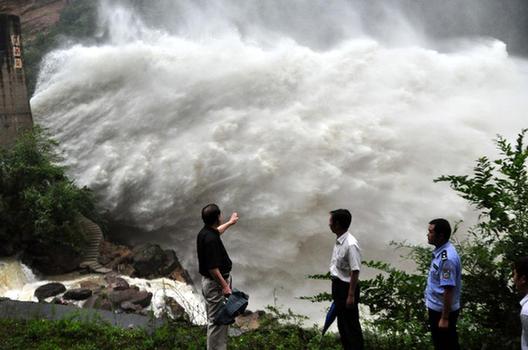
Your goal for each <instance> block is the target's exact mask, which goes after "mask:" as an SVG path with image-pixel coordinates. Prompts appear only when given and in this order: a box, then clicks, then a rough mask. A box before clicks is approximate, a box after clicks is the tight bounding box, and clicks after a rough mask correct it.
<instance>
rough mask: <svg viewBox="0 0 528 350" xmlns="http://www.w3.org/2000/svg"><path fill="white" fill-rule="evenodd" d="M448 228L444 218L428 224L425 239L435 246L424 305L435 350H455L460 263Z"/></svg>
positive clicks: (458, 308)
mask: <svg viewBox="0 0 528 350" xmlns="http://www.w3.org/2000/svg"><path fill="white" fill-rule="evenodd" d="M450 237H451V226H450V225H449V222H448V221H447V220H445V219H435V220H432V221H431V222H429V228H428V233H427V239H428V242H429V244H432V245H434V246H435V250H434V251H433V257H432V261H431V267H430V270H429V276H428V278H427V287H426V289H425V304H426V306H427V309H428V311H429V327H430V329H431V335H432V338H433V344H434V348H435V350H458V349H460V346H459V344H458V334H457V329H456V325H457V320H458V314H459V311H460V289H461V280H462V279H461V264H460V257H459V256H458V253H457V251H456V249H455V247H453V245H452V244H451V243H449V238H450Z"/></svg>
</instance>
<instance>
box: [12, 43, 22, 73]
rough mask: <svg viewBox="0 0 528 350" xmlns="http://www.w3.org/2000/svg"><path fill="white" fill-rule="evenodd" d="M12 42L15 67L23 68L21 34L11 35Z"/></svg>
mask: <svg viewBox="0 0 528 350" xmlns="http://www.w3.org/2000/svg"><path fill="white" fill-rule="evenodd" d="M11 44H12V45H13V57H14V59H15V69H22V50H21V49H20V35H11Z"/></svg>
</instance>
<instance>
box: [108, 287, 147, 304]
mask: <svg viewBox="0 0 528 350" xmlns="http://www.w3.org/2000/svg"><path fill="white" fill-rule="evenodd" d="M138 293H139V291H137V290H136V289H134V288H129V289H125V290H112V291H111V292H109V293H108V300H110V301H111V302H112V303H113V304H114V305H119V304H121V303H122V302H123V301H131V300H132V299H135V298H137V297H138V296H139V294H138Z"/></svg>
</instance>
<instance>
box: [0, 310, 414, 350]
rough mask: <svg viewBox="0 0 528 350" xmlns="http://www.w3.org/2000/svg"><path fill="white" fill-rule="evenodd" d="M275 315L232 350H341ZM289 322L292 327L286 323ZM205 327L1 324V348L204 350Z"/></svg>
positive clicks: (388, 341) (378, 339)
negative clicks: (141, 327)
mask: <svg viewBox="0 0 528 350" xmlns="http://www.w3.org/2000/svg"><path fill="white" fill-rule="evenodd" d="M271 311H272V312H275V314H274V315H273V316H270V317H268V318H267V319H265V320H264V321H263V322H262V324H261V327H260V328H259V329H258V330H254V331H248V332H245V333H243V334H241V335H239V336H231V337H230V338H229V343H228V348H229V349H234V350H247V349H258V350H281V349H282V350H301V349H306V350H324V349H328V350H330V349H341V343H340V342H339V339H338V337H337V336H336V335H335V334H326V335H324V336H322V335H321V330H320V329H318V328H317V327H315V326H314V327H313V328H309V329H306V328H302V327H301V324H300V323H298V320H299V319H302V318H303V317H299V316H298V315H293V314H292V313H291V312H289V313H287V314H283V313H280V311H277V310H276V309H275V311H273V309H271ZM284 322H288V323H286V324H285V323H284ZM365 342H366V344H365V346H366V350H404V349H405V350H407V349H418V348H416V347H406V345H405V344H403V343H401V342H399V339H398V338H394V337H388V336H378V335H374V334H372V333H369V332H366V334H365ZM205 344H206V330H205V327H199V326H195V325H192V324H190V323H188V322H186V321H183V320H176V321H174V320H171V321H167V322H166V323H165V324H164V325H163V326H162V327H161V328H158V329H157V330H155V331H154V332H152V333H151V334H149V333H148V332H147V331H145V330H139V329H120V328H117V327H114V326H111V325H109V324H106V323H104V322H103V321H97V322H96V321H91V322H81V321H78V320H75V319H66V320H61V321H46V320H31V321H16V320H0V349H42V350H44V349H46V350H51V349H53V350H55V349H57V350H58V349H72V350H74V349H77V350H88V349H90V350H91V349H94V350H96V349H97V350H105V349H108V350H110V349H112V350H113V349H135V350H142V349H159V350H162V349H182V350H183V349H193V350H195V349H196V350H198V349H205Z"/></svg>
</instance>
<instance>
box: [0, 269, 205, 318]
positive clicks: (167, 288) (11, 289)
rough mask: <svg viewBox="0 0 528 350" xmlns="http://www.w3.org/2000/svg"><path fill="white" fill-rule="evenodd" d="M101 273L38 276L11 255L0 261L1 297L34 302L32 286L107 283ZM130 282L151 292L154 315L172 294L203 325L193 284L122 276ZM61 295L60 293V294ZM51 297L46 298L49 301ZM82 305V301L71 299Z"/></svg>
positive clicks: (70, 285)
mask: <svg viewBox="0 0 528 350" xmlns="http://www.w3.org/2000/svg"><path fill="white" fill-rule="evenodd" d="M103 277H104V276H102V275H98V274H88V275H82V276H75V277H72V276H56V278H53V279H40V278H37V277H35V276H34V275H33V273H32V272H31V270H30V269H29V268H28V267H27V266H26V265H24V264H22V263H20V262H19V261H17V260H14V259H8V260H2V261H0V297H5V298H9V299H12V300H18V301H33V302H37V301H38V299H37V298H36V297H35V295H34V294H35V290H36V289H37V288H38V287H40V286H42V285H44V284H47V283H50V282H60V283H62V284H64V286H65V287H66V289H67V290H68V289H74V288H80V286H81V282H87V281H92V282H95V283H97V284H99V285H106V284H107V283H106V282H105V281H104V278H103ZM121 277H122V278H124V279H125V280H126V281H127V282H128V283H129V284H130V285H136V286H138V287H139V288H140V290H146V291H147V292H151V293H152V301H151V304H150V306H149V307H148V310H149V311H152V312H153V313H154V316H156V317H160V316H161V315H162V313H163V312H169V313H170V310H169V309H168V308H167V307H166V306H165V303H164V299H165V297H171V298H173V299H174V300H175V301H176V302H177V303H178V304H180V305H181V306H182V307H183V309H184V310H185V313H186V314H187V315H188V316H189V319H190V320H191V322H193V323H194V324H200V325H203V324H205V323H206V316H205V307H204V305H203V302H202V298H201V296H200V295H198V294H196V293H195V292H194V291H193V288H192V287H191V286H189V285H187V284H185V283H182V282H179V281H174V280H171V279H167V278H157V279H153V280H145V279H141V278H130V277H127V276H121ZM59 296H60V295H59ZM51 299H53V298H49V299H46V301H48V302H49V301H51ZM71 303H73V304H76V305H77V306H79V307H82V305H83V304H84V301H77V302H73V301H72V302H71Z"/></svg>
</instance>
